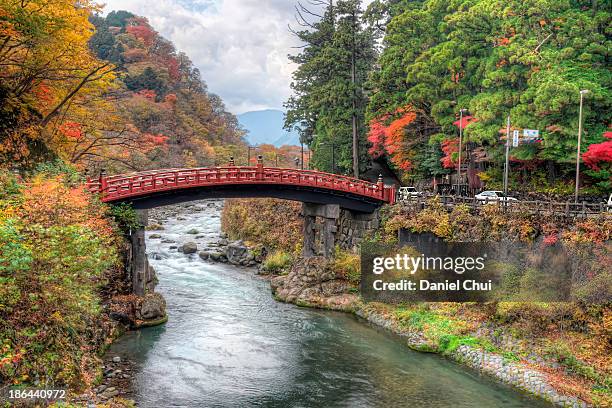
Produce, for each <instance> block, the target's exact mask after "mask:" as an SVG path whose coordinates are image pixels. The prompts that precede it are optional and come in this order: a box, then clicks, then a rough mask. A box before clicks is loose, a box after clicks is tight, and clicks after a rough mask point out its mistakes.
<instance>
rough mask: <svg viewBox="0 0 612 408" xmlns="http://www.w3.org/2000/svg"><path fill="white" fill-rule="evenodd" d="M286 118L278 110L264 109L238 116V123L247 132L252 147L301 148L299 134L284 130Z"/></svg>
mask: <svg viewBox="0 0 612 408" xmlns="http://www.w3.org/2000/svg"><path fill="white" fill-rule="evenodd" d="M284 117H285V114H284V113H283V112H282V111H280V110H278V109H262V110H257V111H250V112H245V113H243V114H240V115H238V122H240V125H242V127H243V128H244V129H245V130H246V131H247V134H246V136H245V137H246V139H247V141H248V142H249V144H251V145H257V144H271V145H274V146H276V147H280V146H284V145H290V146H299V144H300V136H299V135H298V133H297V132H296V131H294V130H292V131H291V132H288V131H286V130H285V129H283V124H284V120H285V119H284Z"/></svg>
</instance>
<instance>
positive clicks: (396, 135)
mask: <svg viewBox="0 0 612 408" xmlns="http://www.w3.org/2000/svg"><path fill="white" fill-rule="evenodd" d="M391 117H395V118H396V119H394V120H393V121H391V123H389V125H388V126H385V123H386V122H387V121H388V120H389V118H391ZM415 119H416V113H415V112H414V111H413V110H412V107H411V106H409V105H407V106H404V107H401V108H398V109H397V110H396V111H395V112H394V114H393V116H392V115H383V116H381V117H380V118H376V119H373V120H372V121H370V132H369V133H368V141H369V142H370V143H372V147H371V148H370V150H369V153H370V155H371V156H372V157H374V158H377V157H380V156H382V155H383V154H384V153H385V152H386V153H387V154H388V155H389V158H390V159H391V162H393V163H394V164H395V165H396V166H397V167H399V168H400V169H402V170H406V171H408V170H410V169H411V167H412V163H411V162H410V160H409V158H408V153H409V152H408V151H407V149H406V148H405V145H406V142H405V140H404V137H405V129H406V127H407V126H408V125H410V124H411V123H412V122H414V120H415Z"/></svg>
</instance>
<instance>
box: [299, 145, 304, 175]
mask: <svg viewBox="0 0 612 408" xmlns="http://www.w3.org/2000/svg"><path fill="white" fill-rule="evenodd" d="M300 145H301V147H302V170H304V142H302V141H301V140H300Z"/></svg>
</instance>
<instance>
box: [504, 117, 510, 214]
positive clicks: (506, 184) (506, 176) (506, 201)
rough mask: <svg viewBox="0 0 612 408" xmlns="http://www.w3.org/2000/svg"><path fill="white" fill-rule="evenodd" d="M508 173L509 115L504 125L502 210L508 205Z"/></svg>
mask: <svg viewBox="0 0 612 408" xmlns="http://www.w3.org/2000/svg"><path fill="white" fill-rule="evenodd" d="M509 172H510V115H508V120H507V123H506V161H505V163H504V210H505V209H506V206H507V204H508V173H509Z"/></svg>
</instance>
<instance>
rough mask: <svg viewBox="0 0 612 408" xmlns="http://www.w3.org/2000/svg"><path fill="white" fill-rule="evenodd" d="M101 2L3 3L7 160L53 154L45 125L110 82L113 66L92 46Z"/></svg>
mask: <svg viewBox="0 0 612 408" xmlns="http://www.w3.org/2000/svg"><path fill="white" fill-rule="evenodd" d="M95 10H97V5H96V4H95V3H93V2H91V1H88V0H85V1H81V2H79V5H78V7H76V6H75V4H74V2H73V1H68V0H52V1H43V0H27V1H21V0H20V1H14V0H4V1H3V2H2V3H1V4H0V79H1V80H2V83H1V86H0V112H2V113H1V115H2V117H1V118H0V119H1V120H0V122H2V123H3V126H2V128H1V129H0V131H1V133H0V146H1V147H0V153H1V154H2V156H3V160H5V161H6V160H25V159H27V158H28V157H29V156H30V154H31V153H33V154H35V155H36V154H39V155H40V154H45V152H46V154H53V148H54V146H52V145H50V144H49V140H48V139H47V136H48V133H46V129H47V127H48V125H49V123H50V122H51V121H52V120H53V119H54V118H56V117H57V116H59V115H61V114H62V113H63V112H65V111H66V110H67V109H68V108H69V105H70V102H71V101H72V100H73V98H74V97H75V96H76V95H77V94H78V93H79V92H81V91H82V90H83V89H86V88H93V87H103V86H105V84H106V83H107V81H110V80H112V71H113V66H112V64H110V63H108V62H102V61H99V60H98V59H97V58H95V57H94V56H93V55H92V53H91V52H90V51H89V49H88V43H87V42H88V39H89V38H90V37H91V35H92V31H93V27H92V25H91V24H90V23H89V21H88V17H89V15H90V14H91V13H92V12H93V11H95Z"/></svg>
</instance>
